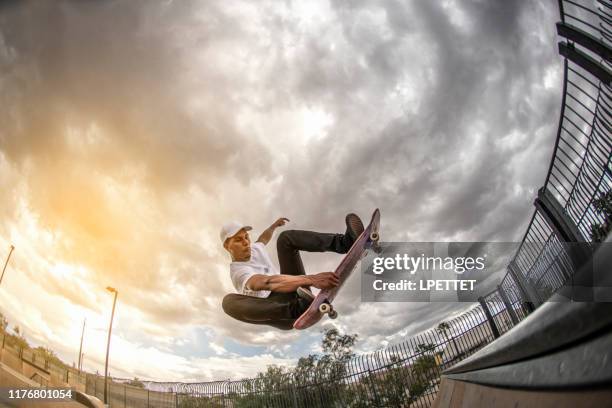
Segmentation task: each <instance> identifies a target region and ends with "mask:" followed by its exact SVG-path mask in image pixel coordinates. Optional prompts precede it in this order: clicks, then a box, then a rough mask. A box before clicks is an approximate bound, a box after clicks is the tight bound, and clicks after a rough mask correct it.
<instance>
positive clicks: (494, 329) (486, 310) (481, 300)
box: [478, 296, 499, 338]
mask: <svg viewBox="0 0 612 408" xmlns="http://www.w3.org/2000/svg"><path fill="white" fill-rule="evenodd" d="M478 302H479V303H480V306H482V310H483V311H484V313H485V316H487V320H488V321H489V326H491V331H492V332H493V337H495V338H498V337H499V330H497V326H496V325H495V322H494V321H493V316H492V315H491V312H490V311H489V307H488V306H487V302H485V300H484V298H483V297H482V296H480V297H479V298H478Z"/></svg>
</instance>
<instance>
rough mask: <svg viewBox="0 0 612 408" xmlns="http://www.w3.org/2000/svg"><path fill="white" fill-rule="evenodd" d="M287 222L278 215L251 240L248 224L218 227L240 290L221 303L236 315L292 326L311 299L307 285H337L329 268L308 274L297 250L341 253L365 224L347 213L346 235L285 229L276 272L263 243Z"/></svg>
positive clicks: (286, 327)
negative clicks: (328, 270)
mask: <svg viewBox="0 0 612 408" xmlns="http://www.w3.org/2000/svg"><path fill="white" fill-rule="evenodd" d="M288 221H289V220H288V219H287V218H279V219H278V220H277V221H276V222H274V224H272V225H271V226H270V227H269V228H268V229H266V230H265V231H264V232H263V233H262V234H261V235H260V236H259V238H257V241H256V242H255V243H253V244H251V239H250V237H249V231H250V230H251V229H252V228H251V227H250V226H248V225H244V224H242V223H239V222H235V221H232V222H228V223H227V224H225V225H224V226H223V227H222V228H221V233H220V236H221V242H222V243H223V247H224V248H225V249H226V250H227V251H228V252H229V254H230V255H231V257H232V262H231V264H230V276H231V279H232V283H233V284H234V287H235V288H236V291H237V292H238V293H230V294H228V295H226V296H225V297H224V298H223V303H222V306H223V310H224V311H225V313H227V314H228V315H230V316H231V317H233V318H234V319H238V320H240V321H243V322H247V323H252V324H266V325H270V326H273V327H276V328H278V329H282V330H290V329H291V328H292V327H293V322H294V321H295V320H296V319H297V318H298V317H300V315H301V314H302V313H303V312H304V311H305V310H306V309H308V306H309V305H310V303H311V302H312V299H313V298H314V296H313V294H312V292H311V291H310V287H311V286H314V287H315V288H318V289H331V288H333V287H336V286H338V284H339V280H338V277H337V276H336V275H335V274H334V273H333V272H320V273H316V274H312V275H306V272H305V271H304V265H303V264H302V259H301V257H300V252H299V251H308V252H336V253H339V254H345V253H347V252H348V250H349V249H350V248H351V246H352V245H353V242H355V240H356V239H357V237H358V236H359V235H360V234H361V233H362V232H363V229H364V227H363V223H362V222H361V219H359V217H358V216H357V215H356V214H353V213H351V214H348V215H347V216H346V218H345V222H346V232H345V233H344V234H332V233H322V232H314V231H302V230H287V231H283V232H282V233H281V234H280V235H279V236H278V240H277V241H276V250H277V253H278V262H279V264H280V271H279V270H278V269H277V268H276V267H275V266H274V265H273V264H272V261H271V259H270V256H269V255H268V252H267V251H266V244H267V243H268V242H270V239H272V235H273V234H274V230H276V228H278V227H281V226H283V225H285V223H287V222H288Z"/></svg>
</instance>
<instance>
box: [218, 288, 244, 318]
mask: <svg viewBox="0 0 612 408" xmlns="http://www.w3.org/2000/svg"><path fill="white" fill-rule="evenodd" d="M240 298H241V296H240V295H238V294H236V293H230V294H227V295H225V296H224V297H223V301H222V302H221V308H222V309H223V311H224V312H225V313H226V314H228V315H230V316H233V315H234V314H235V311H236V303H237V302H238V301H240Z"/></svg>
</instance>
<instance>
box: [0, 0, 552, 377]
mask: <svg viewBox="0 0 612 408" xmlns="http://www.w3.org/2000/svg"><path fill="white" fill-rule="evenodd" d="M558 19H559V18H558V10H557V6H556V3H547V2H525V1H519V0H517V1H496V2H491V1H467V0H466V1H453V0H447V1H436V2H430V1H391V0H389V1H367V2H366V1H353V2H346V1H325V0H322V1H308V2H303V1H295V2H293V1H268V2H264V1H262V2H246V1H244V2H243V1H230V2H228V1H216V2H213V1H208V2H195V1H174V2H173V1H158V2H154V1H131V2H127V1H124V2H118V1H109V2H67V1H63V2H16V1H15V2H3V3H2V5H1V6H0V106H1V109H0V188H1V189H2V191H3V192H4V197H5V198H4V200H2V202H1V203H0V250H1V253H0V256H1V258H2V259H4V257H5V256H6V254H8V248H9V245H10V244H14V245H15V246H16V249H15V252H14V254H13V257H12V259H11V262H10V266H9V268H8V270H7V273H6V275H5V277H4V280H3V281H2V285H1V287H0V311H1V312H2V313H3V314H4V315H5V316H6V317H7V319H8V320H9V324H10V327H13V326H14V325H19V326H20V327H21V328H22V329H23V330H24V332H25V334H26V337H27V339H28V340H29V341H30V343H31V344H33V345H44V346H48V347H51V348H52V349H54V350H55V351H56V352H57V353H58V355H59V356H60V357H61V358H63V359H64V360H65V361H66V362H68V363H72V362H73V361H76V360H77V358H78V357H77V355H78V348H79V340H80V334H81V327H82V323H83V319H84V318H87V326H86V331H85V341H84V353H85V362H84V366H85V368H86V369H87V370H89V371H95V370H99V371H100V372H103V366H104V352H105V342H106V330H107V325H108V320H109V317H110V309H111V305H112V295H111V294H110V293H108V292H106V291H105V287H106V286H112V287H115V288H117V290H118V291H119V296H118V302H117V311H116V315H115V326H114V329H113V339H112V346H111V363H110V365H111V373H112V374H113V375H116V376H123V377H130V378H132V377H134V376H137V377H139V378H144V379H154V380H167V381H197V380H200V381H205V380H213V379H226V378H232V379H237V378H241V377H244V376H250V375H254V374H255V373H257V372H258V371H260V370H262V369H263V368H265V365H266V364H273V363H274V364H287V365H291V364H293V363H294V362H295V360H296V358H298V357H299V356H302V355H306V354H308V353H311V352H315V351H317V350H318V346H319V343H320V339H321V332H320V330H321V328H322V327H325V326H327V325H330V324H331V322H330V321H328V322H325V323H324V324H322V325H319V326H317V327H315V328H313V329H311V330H309V331H306V332H281V331H277V330H274V329H271V328H270V329H268V328H266V327H263V326H250V325H247V324H244V323H241V322H238V321H234V320H232V319H231V318H229V317H228V316H226V315H224V314H223V312H222V310H221V308H220V303H221V299H222V297H223V296H224V294H226V293H228V292H231V291H232V290H233V288H232V285H231V281H230V279H229V274H228V262H229V257H228V255H227V254H226V253H224V250H223V248H222V246H221V244H220V242H219V238H218V231H219V227H220V225H221V224H222V223H223V222H225V221H226V220H229V219H238V220H243V221H244V222H248V223H250V224H251V225H253V226H254V227H255V231H254V232H255V234H254V235H255V236H257V234H258V233H259V232H261V231H262V230H263V229H264V228H266V227H267V226H268V225H269V224H270V223H272V222H273V221H274V220H275V219H277V218H278V217H281V216H284V217H288V218H289V219H290V220H291V222H290V223H289V224H288V225H287V227H286V228H296V229H313V230H320V231H326V232H341V231H343V230H344V215H345V214H346V213H347V212H349V211H356V212H357V213H358V214H360V215H362V217H363V218H368V217H369V214H370V213H371V212H372V210H373V209H374V208H376V207H378V208H380V209H381V212H382V238H383V239H384V240H386V241H454V240H457V241H460V240H464V241H518V240H520V239H521V238H522V235H523V233H524V231H525V229H526V227H527V223H528V221H529V217H530V216H531V213H532V211H533V205H532V203H533V199H534V196H535V192H536V191H537V189H538V188H539V187H540V186H541V185H542V184H543V182H544V179H545V174H546V171H547V168H548V164H549V161H550V157H551V154H552V149H553V143H554V139H555V136H556V127H557V123H558V115H559V108H560V104H561V85H562V59H561V57H560V56H559V55H558V53H557V51H556V47H557V46H556V43H557V39H556V34H555V30H554V23H555V22H556V21H558ZM274 244H275V240H273V241H272V242H271V243H270V244H269V247H270V249H271V251H270V252H271V255H272V256H273V258H276V253H275V250H274V248H275V245H274ZM339 259H340V257H339V255H336V254H307V255H306V256H304V260H305V264H306V266H307V270H308V271H309V272H311V273H313V272H318V271H326V270H333V269H334V267H335V266H336V264H337V262H338V261H339ZM359 284H360V283H359V279H358V277H355V276H354V277H353V278H352V280H351V281H350V282H349V283H348V286H347V288H346V289H345V290H343V292H342V294H341V296H340V297H339V298H338V300H337V303H338V304H337V308H338V309H339V310H340V313H341V316H340V317H339V318H338V319H337V320H335V321H334V322H333V324H335V325H336V326H337V327H338V328H339V329H341V330H342V331H344V332H348V333H357V334H358V335H359V341H358V343H357V350H358V351H359V352H366V351H371V350H375V349H378V348H381V347H383V346H384V345H385V344H388V343H389V342H397V341H401V339H402V338H404V337H403V336H409V335H411V334H414V333H417V332H419V331H421V330H424V329H426V328H428V327H430V326H432V325H434V324H436V323H438V322H439V321H441V320H443V319H446V318H449V317H451V316H453V315H454V314H457V313H459V312H461V310H464V309H465V308H467V307H469V306H471V305H470V304H466V303H452V304H440V303H438V304H429V303H361V302H360V288H359Z"/></svg>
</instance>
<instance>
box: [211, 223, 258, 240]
mask: <svg viewBox="0 0 612 408" xmlns="http://www.w3.org/2000/svg"><path fill="white" fill-rule="evenodd" d="M242 229H244V230H246V231H250V230H252V229H253V228H252V227H251V226H249V225H244V224H243V223H241V222H237V221H230V222H228V223H225V224H224V225H223V227H221V232H220V233H219V236H220V237H221V242H223V243H225V240H226V239H228V238H230V237H233V236H234V235H236V234H237V233H238V232H239V231H240V230H242Z"/></svg>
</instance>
